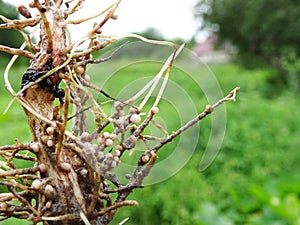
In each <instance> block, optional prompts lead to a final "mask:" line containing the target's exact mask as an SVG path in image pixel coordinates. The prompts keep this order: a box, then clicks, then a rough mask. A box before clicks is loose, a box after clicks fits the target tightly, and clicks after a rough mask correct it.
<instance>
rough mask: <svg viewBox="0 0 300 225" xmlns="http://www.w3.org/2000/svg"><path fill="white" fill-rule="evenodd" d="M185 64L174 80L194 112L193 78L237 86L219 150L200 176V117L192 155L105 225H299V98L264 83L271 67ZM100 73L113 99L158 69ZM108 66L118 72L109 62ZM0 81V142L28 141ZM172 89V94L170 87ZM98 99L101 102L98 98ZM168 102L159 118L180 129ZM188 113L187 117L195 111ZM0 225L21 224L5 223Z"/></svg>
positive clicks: (15, 76)
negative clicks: (122, 224) (212, 77)
mask: <svg viewBox="0 0 300 225" xmlns="http://www.w3.org/2000/svg"><path fill="white" fill-rule="evenodd" d="M101 66H102V64H101ZM188 66H189V68H190V69H191V71H193V74H192V75H191V76H190V75H187V74H186V73H185V72H184V71H181V70H180V69H178V70H176V69H175V71H173V73H172V81H173V82H174V83H176V84H178V85H180V86H181V87H182V88H183V89H184V90H185V91H186V93H187V95H188V96H189V97H190V98H191V99H192V100H193V101H194V102H195V103H196V106H195V108H196V110H197V111H198V112H201V111H202V109H203V108H204V107H205V105H206V99H205V98H204V96H203V93H202V91H201V90H200V89H199V85H198V84H197V83H196V82H195V79H193V76H201V74H202V75H203V73H207V76H206V75H205V76H204V78H203V82H204V83H205V82H209V79H208V77H209V74H214V75H215V77H216V78H217V80H218V82H219V84H220V87H221V89H222V90H223V92H224V94H227V93H228V92H229V91H230V90H231V89H232V88H234V87H235V86H240V87H241V91H240V93H239V94H238V98H237V102H235V103H227V104H226V110H227V126H226V133H225V138H224V141H223V144H222V148H221V151H220V153H219V154H218V156H217V158H216V159H215V161H214V163H213V164H212V165H211V166H210V167H209V168H208V169H207V170H205V171H204V172H200V171H199V169H198V167H199V162H200V159H201V157H202V155H203V152H204V149H205V147H206V144H207V141H208V135H209V132H210V127H211V125H210V122H211V119H210V118H206V119H205V120H204V121H203V122H201V132H200V134H199V142H198V143H197V146H196V150H195V152H194V154H193V155H192V158H191V159H190V160H189V161H188V163H187V164H186V165H185V167H183V168H182V169H181V170H180V171H179V172H177V173H176V174H175V175H174V176H172V177H171V178H169V179H168V180H165V181H163V182H161V183H158V184H154V185H149V186H146V187H145V188H144V189H138V190H135V191H134V192H133V193H132V195H131V196H130V199H136V200H138V201H139V206H137V207H130V208H123V209H121V210H120V211H119V212H118V213H117V215H116V217H115V219H114V221H113V222H112V223H111V224H117V223H118V222H120V221H122V220H123V219H124V218H127V217H129V218H130V219H129V221H128V222H127V223H126V224H129V225H138V224H143V225H154V224H161V225H185V224H186V225H188V224H193V225H215V224H218V225H223V224H224V225H227V224H228V225H229V224H261V225H262V224H264V225H265V224H270V225H271V224H278V225H285V224H286V225H289V224H291V225H298V224H299V221H300V200H299V195H300V179H299V178H300V177H299V175H298V174H299V169H300V166H299V161H300V154H299V149H298V147H299V146H300V139H299V136H300V130H299V127H300V110H299V94H298V93H293V92H291V91H289V90H285V89H284V88H282V87H281V86H275V85H271V84H270V83H269V82H268V81H269V80H271V79H272V77H273V76H276V73H275V72H274V71H273V70H272V69H264V70H251V71H250V70H245V69H243V68H240V67H238V66H236V65H232V64H224V65H211V66H210V69H211V71H212V72H211V71H208V70H207V69H205V68H203V66H201V65H196V64H193V65H188ZM105 67H107V68H105ZM101 68H102V67H100V65H99V67H96V68H94V69H91V70H90V71H89V73H90V75H91V76H92V79H94V80H95V82H96V83H97V82H98V83H99V84H100V86H103V85H101V84H102V83H104V82H105V84H106V85H104V86H103V87H104V88H105V90H106V91H108V92H109V93H110V94H111V95H112V96H115V97H116V96H118V95H120V93H121V94H122V93H126V91H124V90H123V92H122V90H120V87H122V86H123V82H124V83H128V82H129V83H131V82H134V80H135V79H137V77H136V76H139V77H143V76H150V75H152V76H153V74H155V73H156V72H157V69H158V68H159V65H156V64H155V63H154V64H153V63H149V64H136V65H133V66H130V67H126V68H124V69H122V70H121V72H122V73H120V74H122V79H118V77H119V76H120V75H118V72H117V70H115V71H112V73H113V74H114V75H111V74H109V73H104V72H102V70H101ZM103 68H104V71H106V72H107V71H108V70H109V69H111V67H110V66H106V65H105V64H103ZM114 68H120V67H119V66H118V65H115V67H114ZM24 70H25V68H18V69H15V70H14V71H13V72H12V73H11V76H10V77H11V78H10V79H11V80H12V83H13V85H14V86H15V87H16V89H17V86H18V83H19V79H20V74H22V72H23V71H24ZM99 71H100V72H99ZM1 73H2V74H3V72H2V71H1ZM107 74H109V76H108V75H107ZM205 77H206V78H205ZM114 79H117V81H118V82H116V81H114ZM0 82H1V85H0V86H1V87H0V103H1V104H0V112H1V114H0V145H5V144H13V143H14V139H15V138H16V137H18V138H19V139H20V140H21V141H22V142H28V141H30V138H31V137H30V133H29V129H28V127H27V122H26V118H25V116H24V113H23V110H22V109H21V107H20V106H19V104H17V103H14V104H13V105H12V107H11V108H10V110H9V111H8V113H7V114H6V115H2V112H3V111H4V109H5V107H6V105H7V104H8V102H9V101H10V99H11V98H10V96H9V95H8V93H7V91H6V90H4V85H3V78H2V77H0ZM141 82H142V81H141ZM208 86H209V85H208ZM170 91H171V92H173V93H174V90H173V89H172V90H170ZM211 91H212V92H213V91H214V90H211ZM174 96H177V93H174ZM99 99H100V100H102V96H99ZM176 99H178V104H179V105H180V104H181V103H183V102H184V101H185V100H184V99H181V98H180V96H177V97H176ZM167 103H168V102H167V101H163V102H162V105H161V107H160V108H161V109H160V112H161V114H160V116H161V117H162V118H164V120H163V122H164V123H165V125H166V126H167V128H168V131H169V132H171V131H172V130H174V129H176V127H177V126H178V125H180V124H179V123H178V119H179V118H180V115H178V113H177V112H176V110H173V108H172V107H171V106H168V104H167ZM108 109H109V108H108ZM187 113H188V116H191V117H193V116H194V113H195V112H193V111H191V112H189V111H187ZM216 113H218V111H216ZM212 116H214V115H212ZM191 117H190V118H191ZM185 138H191V139H192V138H194V137H193V136H192V135H190V136H187V137H185ZM177 142H178V140H177V141H175V143H174V144H177ZM172 149H173V147H172V145H169V146H167V147H166V148H165V149H164V150H163V151H162V152H161V158H162V159H163V158H164V155H167V154H169V153H170V152H171V151H172ZM0 224H21V223H20V222H18V223H13V222H12V221H7V222H0ZM24 224H28V223H27V222H24Z"/></svg>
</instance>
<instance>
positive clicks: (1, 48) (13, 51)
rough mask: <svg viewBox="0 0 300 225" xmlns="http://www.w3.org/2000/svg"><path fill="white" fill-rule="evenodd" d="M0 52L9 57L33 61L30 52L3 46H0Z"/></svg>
mask: <svg viewBox="0 0 300 225" xmlns="http://www.w3.org/2000/svg"><path fill="white" fill-rule="evenodd" d="M0 51H2V52H6V53H9V54H11V55H18V56H23V57H25V58H28V59H33V58H34V54H32V53H31V52H28V51H26V50H21V49H16V48H11V47H7V46H4V45H0Z"/></svg>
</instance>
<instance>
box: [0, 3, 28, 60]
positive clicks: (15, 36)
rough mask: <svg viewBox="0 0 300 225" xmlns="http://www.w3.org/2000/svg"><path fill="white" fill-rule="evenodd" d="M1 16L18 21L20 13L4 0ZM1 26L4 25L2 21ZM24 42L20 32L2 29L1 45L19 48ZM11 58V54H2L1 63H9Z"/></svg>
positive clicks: (0, 54)
mask: <svg viewBox="0 0 300 225" xmlns="http://www.w3.org/2000/svg"><path fill="white" fill-rule="evenodd" d="M0 15H3V16H5V17H6V18H8V19H11V20H14V19H18V16H19V13H18V12H17V10H16V8H15V6H12V5H10V4H7V3H5V2H3V1H2V0H0ZM0 24H3V21H2V20H0ZM23 41H24V39H23V37H22V35H21V34H20V33H19V32H18V31H15V30H6V29H0V44H1V45H6V46H9V47H14V48H19V47H20V46H21V44H22V43H23ZM10 57H11V55H10V54H7V53H4V52H0V59H1V62H7V61H8V59H9V58H10Z"/></svg>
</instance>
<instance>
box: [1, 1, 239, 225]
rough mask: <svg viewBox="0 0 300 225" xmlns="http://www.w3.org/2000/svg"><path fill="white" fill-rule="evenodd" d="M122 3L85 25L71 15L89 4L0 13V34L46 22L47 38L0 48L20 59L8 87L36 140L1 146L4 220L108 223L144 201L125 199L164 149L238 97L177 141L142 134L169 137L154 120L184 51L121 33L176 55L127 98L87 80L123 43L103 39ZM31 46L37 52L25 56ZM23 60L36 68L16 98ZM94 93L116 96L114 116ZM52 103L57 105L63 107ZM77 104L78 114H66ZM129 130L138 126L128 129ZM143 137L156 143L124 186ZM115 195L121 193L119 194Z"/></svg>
mask: <svg viewBox="0 0 300 225" xmlns="http://www.w3.org/2000/svg"><path fill="white" fill-rule="evenodd" d="M119 3H120V0H119V1H116V2H115V3H114V4H112V5H111V6H109V7H108V8H107V9H105V10H104V11H102V12H100V13H99V14H97V15H95V16H90V17H88V18H83V19H78V20H68V19H67V18H68V16H69V15H70V14H73V13H74V12H76V11H77V10H78V9H79V8H80V6H81V5H82V4H83V1H82V0H77V1H74V0H72V1H63V0H60V1H50V0H45V2H43V3H41V2H40V1H39V0H34V1H33V3H31V4H30V7H32V8H34V9H36V10H37V11H38V16H36V17H34V18H31V14H30V13H29V11H28V12H27V11H26V10H27V8H26V7H25V6H22V7H19V8H18V9H19V10H20V12H21V14H22V15H25V16H26V17H27V18H26V19H23V20H18V21H11V20H9V19H7V18H4V17H3V16H1V19H2V20H3V21H4V22H5V23H4V24H3V25H1V27H0V29H16V30H19V31H20V32H23V31H22V30H23V29H24V28H26V27H29V26H38V25H39V26H40V42H39V43H38V44H37V45H36V46H35V45H33V40H31V38H27V39H26V42H25V44H24V45H23V47H22V48H20V49H13V48H9V47H7V46H0V50H2V51H5V52H8V53H11V54H13V55H15V57H14V58H13V60H12V61H11V63H10V64H9V65H8V67H7V69H6V72H5V85H6V87H7V89H8V90H9V91H10V92H11V94H12V95H13V97H14V99H15V100H17V101H18V102H19V103H20V104H21V105H22V106H23V108H24V111H25V113H26V116H27V119H28V123H29V126H30V129H31V133H32V142H31V143H30V144H22V143H21V142H19V141H18V140H17V143H16V144H15V145H11V146H2V147H0V156H1V158H2V161H1V164H0V167H1V169H0V185H2V186H5V187H6V188H7V190H8V193H2V194H0V216H2V219H7V218H10V217H15V218H20V219H27V220H31V221H32V222H33V224H37V223H39V222H43V224H48V225H57V224H75V223H76V224H86V225H87V224H108V223H109V222H110V221H111V220H112V218H113V216H114V214H115V213H116V211H117V210H118V209H119V208H121V207H123V206H133V205H136V204H137V202H136V201H132V200H127V197H128V195H129V194H130V193H131V192H132V190H133V189H134V188H139V187H142V186H143V180H144V178H145V177H146V176H147V175H148V174H149V172H150V170H151V168H152V167H153V166H154V165H155V162H156V159H157V153H158V151H159V150H160V149H161V147H162V146H164V145H165V144H166V143H168V142H170V141H172V140H173V139H174V138H175V137H176V136H178V135H180V134H181V133H182V132H184V131H185V130H186V129H188V128H189V127H191V126H193V125H194V124H195V123H197V122H198V121H199V120H201V119H203V118H204V117H205V116H207V115H209V114H210V113H212V111H213V110H214V109H215V108H216V107H218V106H219V105H220V104H222V103H224V102H225V101H229V100H235V95H236V92H237V91H238V90H239V89H238V88H236V89H234V90H233V91H232V92H230V93H229V95H228V96H227V97H225V98H224V99H221V100H220V101H219V102H217V103H216V104H215V105H212V106H207V107H206V109H205V110H204V111H203V113H201V114H199V115H198V116H197V117H196V118H194V119H192V120H191V121H190V122H188V123H187V124H186V125H184V126H183V127H181V128H179V129H178V130H177V131H175V132H173V133H172V134H171V135H167V136H166V137H164V138H161V137H152V136H148V135H144V134H143V132H144V130H145V128H146V127H147V126H148V125H149V123H150V122H153V124H155V125H156V126H157V127H158V128H159V129H161V130H162V131H163V132H164V133H165V134H167V132H166V131H165V129H164V128H163V127H162V126H161V125H159V124H157V123H156V122H155V121H154V120H153V117H155V115H156V114H157V113H158V107H157V106H158V103H159V101H160V99H161V96H162V94H163V91H164V88H165V85H166V82H167V80H168V77H169V73H170V70H171V67H172V63H173V61H174V59H175V58H176V56H177V55H178V54H179V53H180V51H181V49H182V48H183V46H181V47H180V48H177V47H176V46H175V45H174V44H172V43H170V42H159V41H152V40H147V39H145V38H143V37H140V36H138V35H133V34H131V35H125V36H124V37H135V38H139V39H141V40H143V41H146V42H150V43H154V44H163V45H169V46H171V47H172V48H173V49H174V53H172V55H171V56H170V57H169V59H168V60H167V61H166V63H165V65H164V66H163V68H162V70H161V71H160V72H159V73H158V74H157V76H155V78H154V79H153V80H151V81H150V82H149V83H148V84H147V85H146V86H145V87H144V88H143V89H142V90H141V91H140V92H139V93H137V94H136V95H135V96H133V97H132V98H131V99H129V100H127V101H125V102H123V101H119V100H117V99H115V98H113V97H112V96H110V95H108V94H107V93H106V92H105V91H104V90H102V89H100V88H98V87H96V86H95V85H93V84H90V83H89V82H88V79H87V76H86V73H85V71H86V66H87V64H92V63H101V62H104V61H106V60H109V59H111V57H112V56H110V57H108V58H106V59H102V60H92V57H91V53H92V52H95V51H98V50H100V49H103V48H104V47H106V46H107V45H109V44H110V43H112V42H114V41H116V37H113V36H104V35H101V28H102V27H103V26H104V25H105V24H106V22H107V21H108V20H110V19H115V18H116V17H115V14H114V12H115V10H116V8H117V7H118V5H119ZM103 15H104V18H103V19H102V20H101V19H100V22H99V23H97V24H95V26H94V27H93V29H92V30H91V32H90V33H89V34H88V35H87V36H86V37H84V38H82V39H81V40H79V41H77V42H75V43H72V42H70V41H69V40H68V38H67V26H68V24H79V23H83V22H85V21H87V20H90V19H93V18H96V17H99V16H103ZM87 41H88V42H89V46H88V48H87V49H85V50H82V51H81V52H75V50H76V49H77V47H78V46H79V45H81V44H82V43H84V42H87ZM26 45H27V46H28V47H29V48H30V49H31V52H29V51H25V50H23V49H24V47H25V46H26ZM16 56H24V57H27V58H29V59H31V63H30V66H29V67H28V69H27V70H26V71H25V72H24V74H23V76H22V81H21V91H19V92H16V91H14V90H13V88H12V87H11V85H10V83H9V79H8V78H9V76H8V73H9V69H10V67H11V66H12V64H13V61H14V60H15V58H16ZM165 71H166V74H165V77H164V82H163V84H162V85H161V87H160V91H159V94H158V96H157V99H156V101H155V103H154V105H153V107H152V108H151V110H150V111H149V112H148V115H147V117H146V118H145V119H144V120H143V121H141V122H140V120H141V117H140V113H141V111H142V110H143V108H144V106H145V105H146V103H147V102H148V99H149V96H150V95H151V94H152V92H153V90H154V88H155V87H156V86H157V85H158V80H159V79H160V78H161V77H162V76H163V74H164V72H165ZM62 82H63V83H65V85H64V86H65V88H64V89H61V88H60V87H59V85H60V83H62ZM89 89H94V90H96V91H98V92H100V93H102V94H104V95H105V96H106V97H108V98H110V99H111V100H113V101H114V102H115V112H114V113H113V114H112V115H110V116H109V115H107V114H106V113H105V112H104V111H103V109H102V108H101V106H100V105H99V104H98V103H97V102H96V100H95V99H94V97H93V95H92V94H91V92H90V90H89ZM148 89H149V90H148ZM147 90H148V92H147ZM144 92H147V94H146V97H145V99H144V100H143V101H142V103H141V104H140V105H139V107H136V106H134V105H131V104H133V103H134V101H135V100H136V99H137V98H138V97H139V96H140V95H141V94H142V93H144ZM55 99H58V100H59V103H58V104H56V103H55V102H57V101H55ZM88 103H89V104H90V105H89V106H88V105H87V104H88ZM71 105H72V108H73V114H72V115H70V113H69V111H70V110H69V108H70V107H71ZM126 107H130V112H129V114H127V115H126V114H125V111H124V108H126ZM88 110H89V111H91V112H92V113H93V114H94V115H95V118H96V123H97V126H98V127H97V129H96V130H95V131H93V132H89V131H88V130H87V125H86V111H88ZM139 122H140V123H139ZM68 123H73V127H72V131H68V130H67V128H66V127H67V124H68ZM108 124H112V126H113V128H114V131H113V132H111V133H108V132H106V131H105V127H107V125H108ZM132 124H139V125H135V126H131V125H132ZM139 140H142V141H144V142H145V143H146V141H147V140H153V141H156V142H157V144H156V145H155V146H154V147H153V148H150V146H148V148H147V150H145V152H144V153H143V154H141V155H140V157H139V159H138V161H137V164H136V168H135V170H134V172H133V174H131V176H129V177H128V183H127V184H121V183H120V182H119V178H118V177H117V176H116V174H115V173H114V172H113V171H114V170H113V169H114V168H115V167H116V166H118V164H119V163H120V159H121V158H122V156H123V154H124V152H126V151H130V150H132V149H134V147H135V146H136V143H137V142H138V141H139ZM14 159H21V160H24V161H26V162H28V163H31V164H30V165H31V167H28V168H18V166H17V165H16V164H15V162H14ZM109 183H110V184H111V185H110V186H109V185H108V184H109ZM112 185H114V187H113V186H112ZM113 194H116V195H117V197H116V198H113V197H112V195H113ZM126 220H127V219H126ZM126 220H124V221H123V222H121V223H120V224H123V223H125V222H126Z"/></svg>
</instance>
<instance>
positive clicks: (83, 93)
mask: <svg viewBox="0 0 300 225" xmlns="http://www.w3.org/2000/svg"><path fill="white" fill-rule="evenodd" d="M68 76H69V77H71V76H73V77H74V76H78V74H77V75H76V74H72V75H71V74H68ZM84 78H85V75H82V76H81V78H79V77H78V79H77V82H72V81H70V79H69V80H66V81H65V83H66V88H65V95H66V96H65V99H64V102H63V103H61V102H57V104H56V105H57V106H54V105H53V120H52V123H50V124H49V123H47V122H46V121H43V120H41V121H40V120H37V121H40V126H36V127H37V128H38V130H39V131H40V133H41V135H40V137H38V139H37V140H35V141H33V142H31V143H29V144H23V143H21V142H19V141H17V143H16V144H15V145H10V146H3V147H0V155H1V164H0V166H1V170H0V180H1V181H0V185H2V186H3V187H5V190H3V188H2V192H5V193H1V194H0V216H2V219H7V218H9V217H16V218H21V219H27V220H31V221H33V223H34V224H36V223H38V222H43V223H44V224H63V221H68V222H69V223H68V224H70V222H71V221H73V222H75V221H76V224H108V223H109V221H111V219H112V218H113V216H114V214H115V213H116V211H117V209H118V208H120V207H122V206H133V205H136V204H137V202H136V201H132V200H126V198H127V197H128V195H129V194H130V193H131V192H132V190H133V189H134V188H140V187H142V186H143V185H142V182H143V180H144V178H145V177H146V176H147V175H148V174H149V171H150V169H151V168H152V166H153V165H154V164H155V161H156V158H157V156H156V153H157V150H158V149H159V148H157V149H150V147H149V145H145V146H146V147H145V152H143V153H141V154H140V156H139V157H138V160H137V162H136V167H133V172H132V174H127V175H126V179H123V178H122V180H126V183H121V182H120V181H119V178H118V177H117V175H116V174H115V173H114V168H115V167H117V166H118V165H120V164H121V163H122V156H124V155H125V154H126V152H127V153H129V152H130V151H132V150H133V149H134V148H135V146H136V144H137V143H138V141H143V142H147V141H148V140H161V138H155V137H151V136H149V135H146V136H144V135H143V131H144V129H145V128H146V127H147V126H148V125H149V123H150V122H151V121H152V119H153V116H154V115H155V114H157V113H158V108H157V107H156V106H153V107H152V108H151V110H150V111H149V112H146V116H143V117H141V115H140V114H141V112H140V111H141V110H140V109H139V108H138V107H135V106H134V105H132V103H131V101H130V100H128V101H127V102H123V101H119V100H112V101H111V103H107V104H113V106H114V109H115V110H114V112H113V113H112V114H111V115H106V114H105V112H104V111H103V110H102V108H101V107H100V104H98V103H96V102H95V100H94V98H93V96H92V94H91V93H90V91H89V85H88V83H87V81H86V80H85V81H84V80H83V79H84ZM90 87H94V86H92V85H90ZM94 89H96V90H98V89H97V88H96V87H94ZM98 91H99V90H98ZM144 113H145V112H144ZM87 114H88V115H89V116H90V115H92V116H93V117H94V120H95V128H94V130H89V129H88V128H87V127H88V125H87V124H86V122H87V120H88V119H89V120H90V118H88V116H87ZM87 118H88V119H87ZM142 118H143V119H142ZM89 127H90V125H89ZM20 165H22V168H20ZM123 182H124V181H123ZM87 221H88V222H87Z"/></svg>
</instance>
